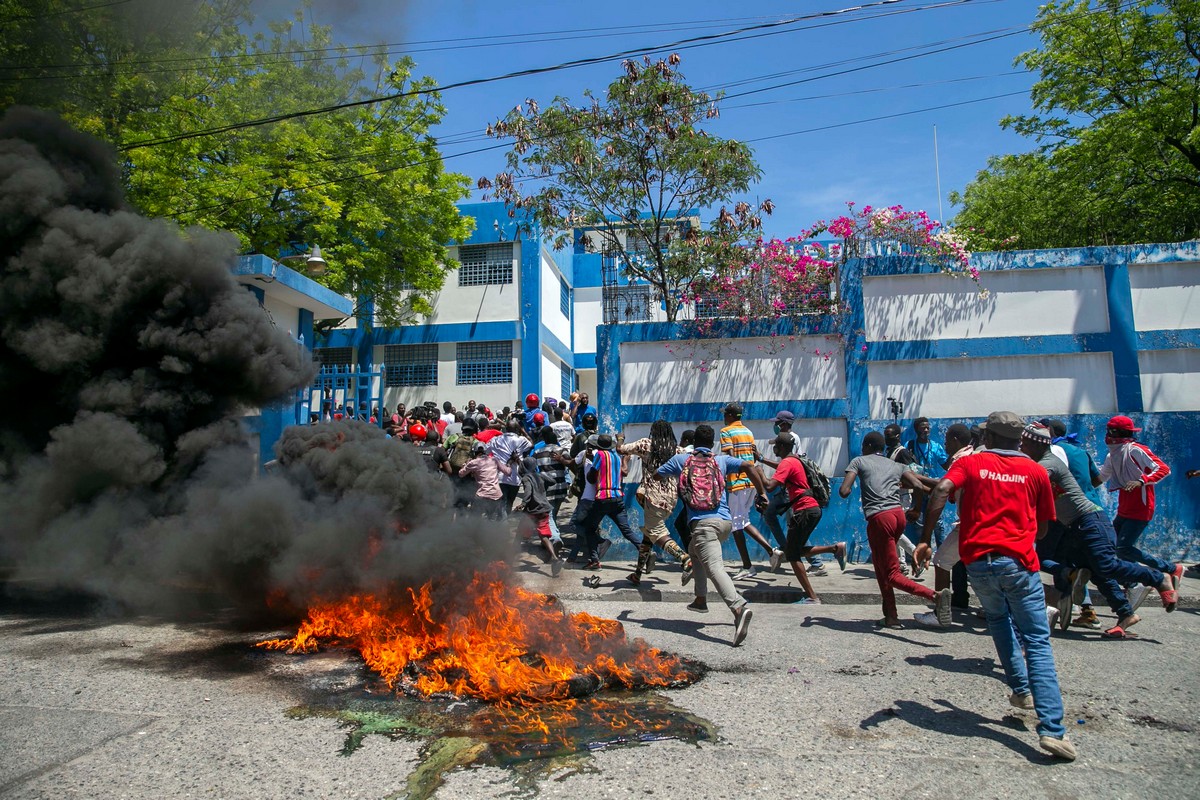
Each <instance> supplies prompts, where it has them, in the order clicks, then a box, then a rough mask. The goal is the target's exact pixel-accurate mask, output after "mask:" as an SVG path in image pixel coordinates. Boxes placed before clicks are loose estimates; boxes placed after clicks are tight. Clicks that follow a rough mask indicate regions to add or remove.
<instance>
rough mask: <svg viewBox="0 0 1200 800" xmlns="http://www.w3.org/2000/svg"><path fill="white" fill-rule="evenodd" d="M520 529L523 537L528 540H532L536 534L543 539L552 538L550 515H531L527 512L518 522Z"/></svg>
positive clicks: (545, 513) (544, 513)
mask: <svg viewBox="0 0 1200 800" xmlns="http://www.w3.org/2000/svg"><path fill="white" fill-rule="evenodd" d="M518 527H519V528H520V530H521V535H522V536H524V537H525V538H526V539H529V538H532V536H533V534H534V533H537V535H538V536H540V537H542V538H543V539H549V538H551V537H552V531H551V530H550V513H549V512H542V513H540V514H530V513H528V512H525V513H523V514H521V519H520V520H519V521H518Z"/></svg>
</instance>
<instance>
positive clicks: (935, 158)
mask: <svg viewBox="0 0 1200 800" xmlns="http://www.w3.org/2000/svg"><path fill="white" fill-rule="evenodd" d="M933 174H934V176H935V177H936V179H937V194H938V222H940V223H942V224H943V225H945V224H946V217H945V216H944V215H943V214H942V168H941V165H939V164H938V146H937V125H934V126H933Z"/></svg>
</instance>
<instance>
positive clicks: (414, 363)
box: [383, 344, 438, 386]
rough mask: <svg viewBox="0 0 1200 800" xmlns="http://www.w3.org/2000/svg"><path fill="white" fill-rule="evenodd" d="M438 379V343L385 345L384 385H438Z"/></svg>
mask: <svg viewBox="0 0 1200 800" xmlns="http://www.w3.org/2000/svg"><path fill="white" fill-rule="evenodd" d="M437 379H438V346H437V345H436V344H389V345H384V348H383V385H384V386H437Z"/></svg>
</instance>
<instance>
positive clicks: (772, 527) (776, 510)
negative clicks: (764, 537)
mask: <svg viewBox="0 0 1200 800" xmlns="http://www.w3.org/2000/svg"><path fill="white" fill-rule="evenodd" d="M786 502H787V490H786V489H784V488H783V487H782V486H780V487H777V488H776V489H775V491H773V492H771V493H770V494H768V495H767V510H766V511H764V512H763V513H762V519H763V524H764V525H766V526H767V530H769V531H770V532H771V535H772V536H774V537H775V541H776V542H778V543H779V546H780V547H781V548H783V547H787V536H785V535H784V533H783V526H782V525H780V524H779V517H780V516H781V515H782V514H783V513H784V512H785V511H786V509H785V508H783V504H784V503H786Z"/></svg>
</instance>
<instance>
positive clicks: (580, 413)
mask: <svg viewBox="0 0 1200 800" xmlns="http://www.w3.org/2000/svg"><path fill="white" fill-rule="evenodd" d="M588 414H591V415H592V416H595V415H596V407H595V406H584V407H583V408H580V409H577V410H576V411H575V432H576V433H579V432H580V431H582V430H583V418H584V417H585V416H587V415H588Z"/></svg>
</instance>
